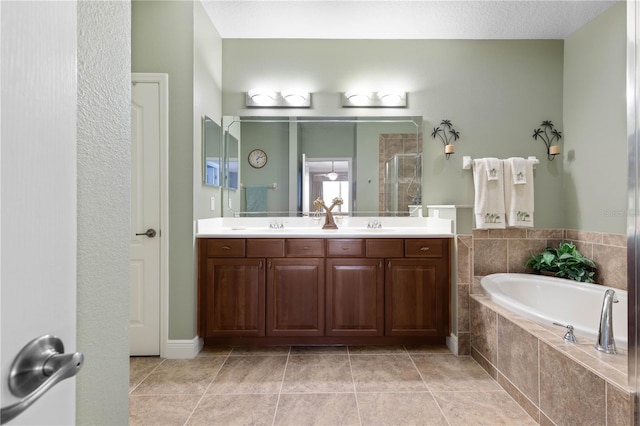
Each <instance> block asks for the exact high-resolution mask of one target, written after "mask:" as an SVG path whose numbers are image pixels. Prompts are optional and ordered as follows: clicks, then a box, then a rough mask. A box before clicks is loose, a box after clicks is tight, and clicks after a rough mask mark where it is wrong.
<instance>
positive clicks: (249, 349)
mask: <svg viewBox="0 0 640 426" xmlns="http://www.w3.org/2000/svg"><path fill="white" fill-rule="evenodd" d="M289 350H290V348H289V346H236V347H235V348H233V351H232V352H231V356H247V355H288V354H289Z"/></svg>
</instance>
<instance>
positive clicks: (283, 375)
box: [271, 346, 291, 425]
mask: <svg viewBox="0 0 640 426" xmlns="http://www.w3.org/2000/svg"><path fill="white" fill-rule="evenodd" d="M290 358H291V346H289V351H288V352H287V361H286V362H285V364H284V370H283V371H282V381H281V382H280V390H279V391H278V399H277V401H276V408H275V409H274V410H273V420H272V421H271V425H275V424H276V416H277V414H278V407H279V406H280V396H281V395H282V388H283V387H284V378H285V376H286V374H287V367H288V366H289V359H290Z"/></svg>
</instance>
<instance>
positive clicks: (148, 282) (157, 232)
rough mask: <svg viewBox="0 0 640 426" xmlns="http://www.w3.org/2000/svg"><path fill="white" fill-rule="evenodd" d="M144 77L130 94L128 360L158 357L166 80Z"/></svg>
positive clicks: (134, 79)
mask: <svg viewBox="0 0 640 426" xmlns="http://www.w3.org/2000/svg"><path fill="white" fill-rule="evenodd" d="M149 77H150V76H149V75H146V76H145V75H140V74H133V75H132V89H131V126H132V131H131V138H132V141H131V145H132V149H131V231H132V235H131V244H130V250H131V272H130V281H131V286H130V326H129V330H130V332H129V345H130V353H131V355H160V282H161V269H160V248H161V241H162V239H161V238H163V235H162V232H161V228H160V227H161V214H160V212H161V203H160V201H161V193H160V183H161V167H160V164H161V163H160V161H161V138H162V134H163V122H162V120H163V116H162V109H161V99H162V98H163V93H164V91H166V77H164V78H160V80H159V79H158V78H157V77H158V76H157V75H156V78H153V77H152V78H149ZM160 77H161V76H160ZM163 82H164V85H165V86H164V87H163V86H162V83H163ZM162 231H164V230H162ZM140 234H142V235H140Z"/></svg>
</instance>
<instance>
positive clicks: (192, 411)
mask: <svg viewBox="0 0 640 426" xmlns="http://www.w3.org/2000/svg"><path fill="white" fill-rule="evenodd" d="M231 352H233V348H231V350H230V351H229V353H228V354H227V356H226V357H225V358H224V361H222V364H221V365H220V368H218V371H216V374H214V375H213V378H212V379H211V381H210V382H209V384H208V385H207V387H206V388H205V389H204V392H202V395H200V399H198V402H196V405H195V406H194V407H193V410H191V414H189V417H187V420H185V422H184V425H185V426H186V425H187V424H189V420H191V417H193V414H194V413H195V412H196V410H197V409H198V407H199V406H200V403H201V402H202V400H203V399H204V397H205V396H206V395H207V391H208V390H209V388H210V387H211V385H212V384H213V382H214V381H215V380H216V377H218V374H220V372H221V371H222V368H223V367H224V365H225V364H226V363H227V361H228V360H229V356H230V355H231ZM194 359H195V358H194Z"/></svg>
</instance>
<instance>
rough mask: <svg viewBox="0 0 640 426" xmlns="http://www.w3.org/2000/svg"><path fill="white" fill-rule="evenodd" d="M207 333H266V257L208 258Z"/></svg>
mask: <svg viewBox="0 0 640 426" xmlns="http://www.w3.org/2000/svg"><path fill="white" fill-rule="evenodd" d="M206 262H207V274H206V278H205V297H206V305H205V306H206V307H207V308H206V317H205V336H204V337H210V336H264V333H265V321H264V305H265V274H264V259H216V258H209V259H207V260H206Z"/></svg>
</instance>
